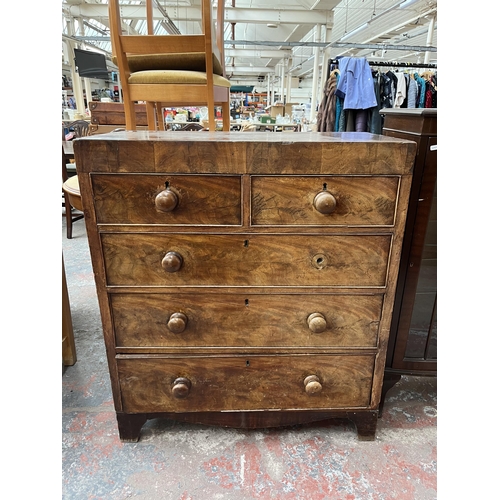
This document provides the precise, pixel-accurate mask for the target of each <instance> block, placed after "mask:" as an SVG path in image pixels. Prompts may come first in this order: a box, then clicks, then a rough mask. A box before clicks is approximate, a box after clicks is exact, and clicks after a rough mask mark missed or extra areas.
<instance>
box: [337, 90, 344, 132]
mask: <svg viewBox="0 0 500 500" xmlns="http://www.w3.org/2000/svg"><path fill="white" fill-rule="evenodd" d="M335 97H337V103H336V106H335V132H340V131H341V130H340V117H341V116H342V113H343V111H344V99H341V98H340V97H338V96H335Z"/></svg>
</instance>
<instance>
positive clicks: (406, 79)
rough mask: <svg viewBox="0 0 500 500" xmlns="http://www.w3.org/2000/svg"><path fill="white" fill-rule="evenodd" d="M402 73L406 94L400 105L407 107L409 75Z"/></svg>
mask: <svg viewBox="0 0 500 500" xmlns="http://www.w3.org/2000/svg"><path fill="white" fill-rule="evenodd" d="M403 75H404V77H405V87H406V90H405V91H406V94H405V98H404V100H403V102H402V103H401V107H402V108H407V107H408V86H409V84H410V77H409V75H408V73H403Z"/></svg>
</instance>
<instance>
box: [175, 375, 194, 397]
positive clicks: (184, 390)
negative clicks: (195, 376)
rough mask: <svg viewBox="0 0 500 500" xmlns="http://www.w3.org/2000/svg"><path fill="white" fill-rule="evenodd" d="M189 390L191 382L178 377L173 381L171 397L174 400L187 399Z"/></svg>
mask: <svg viewBox="0 0 500 500" xmlns="http://www.w3.org/2000/svg"><path fill="white" fill-rule="evenodd" d="M190 390H191V381H190V380H189V379H188V378H184V377H179V378H176V379H175V380H174V383H173V384H172V395H173V396H174V398H177V399H183V398H187V396H188V395H189V391H190Z"/></svg>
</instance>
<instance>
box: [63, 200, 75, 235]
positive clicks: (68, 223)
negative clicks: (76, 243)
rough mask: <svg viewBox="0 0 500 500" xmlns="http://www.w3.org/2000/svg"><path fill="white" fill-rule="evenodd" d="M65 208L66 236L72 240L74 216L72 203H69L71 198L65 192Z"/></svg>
mask: <svg viewBox="0 0 500 500" xmlns="http://www.w3.org/2000/svg"><path fill="white" fill-rule="evenodd" d="M63 194H64V210H65V211H66V238H68V240H71V239H72V238H73V217H72V216H71V205H70V203H69V198H68V195H67V194H66V193H64V191H63Z"/></svg>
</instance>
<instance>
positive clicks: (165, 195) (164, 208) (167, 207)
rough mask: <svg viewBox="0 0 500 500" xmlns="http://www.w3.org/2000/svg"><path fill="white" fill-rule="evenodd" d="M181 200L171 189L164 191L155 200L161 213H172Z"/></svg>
mask: <svg viewBox="0 0 500 500" xmlns="http://www.w3.org/2000/svg"><path fill="white" fill-rule="evenodd" d="M178 203H179V198H178V197H177V195H176V194H175V193H174V192H173V191H172V190H171V189H168V188H167V189H164V190H163V191H162V192H161V193H158V194H157V195H156V198H155V206H156V209H157V210H159V211H160V212H171V211H172V210H174V208H175V207H176V206H177V205H178Z"/></svg>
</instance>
